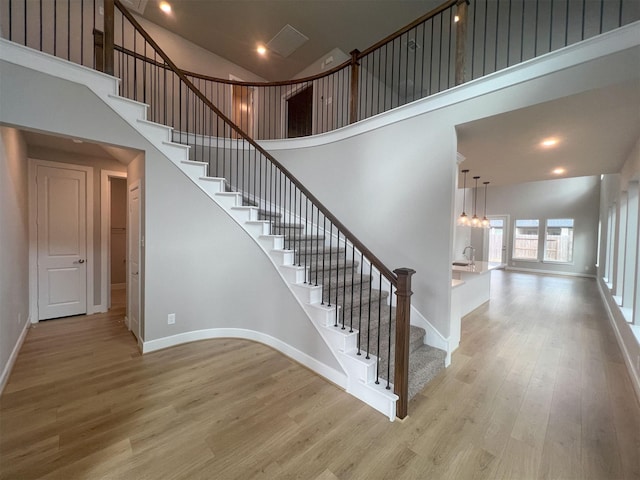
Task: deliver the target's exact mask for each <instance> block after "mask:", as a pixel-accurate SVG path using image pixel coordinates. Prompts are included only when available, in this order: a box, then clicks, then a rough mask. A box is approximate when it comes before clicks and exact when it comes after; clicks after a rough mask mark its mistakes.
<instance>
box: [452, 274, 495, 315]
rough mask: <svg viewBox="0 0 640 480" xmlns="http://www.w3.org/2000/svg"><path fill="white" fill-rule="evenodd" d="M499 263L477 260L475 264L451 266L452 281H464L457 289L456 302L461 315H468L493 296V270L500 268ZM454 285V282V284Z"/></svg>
mask: <svg viewBox="0 0 640 480" xmlns="http://www.w3.org/2000/svg"><path fill="white" fill-rule="evenodd" d="M499 267H500V264H499V263H492V262H475V264H474V265H467V266H462V265H453V266H452V267H451V277H452V281H454V282H455V281H456V280H458V281H461V282H464V283H462V284H461V285H460V286H459V287H458V288H456V290H458V291H459V292H457V294H456V295H455V296H456V300H455V301H456V302H457V303H458V305H457V306H459V308H460V309H459V314H460V316H461V317H464V316H465V315H468V314H469V313H471V312H472V311H473V310H475V309H476V308H478V307H479V306H480V305H482V304H483V303H485V302H488V301H489V297H490V296H491V275H487V274H490V273H491V270H495V269H496V268H499ZM452 286H453V284H452Z"/></svg>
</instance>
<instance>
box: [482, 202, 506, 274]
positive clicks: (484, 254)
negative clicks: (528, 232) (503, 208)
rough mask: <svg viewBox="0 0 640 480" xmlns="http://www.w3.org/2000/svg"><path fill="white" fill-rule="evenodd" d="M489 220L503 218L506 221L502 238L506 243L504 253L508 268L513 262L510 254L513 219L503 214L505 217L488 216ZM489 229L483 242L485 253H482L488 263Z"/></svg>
mask: <svg viewBox="0 0 640 480" xmlns="http://www.w3.org/2000/svg"><path fill="white" fill-rule="evenodd" d="M487 218H488V219H489V220H491V219H492V218H502V219H504V226H503V227H502V228H503V231H502V238H503V243H504V247H505V248H506V250H505V253H504V263H503V265H504V267H507V266H508V265H509V262H510V261H511V252H510V248H511V236H510V235H511V223H510V222H511V217H510V216H509V215H508V214H503V215H487ZM489 230H490V229H489V228H487V229H486V230H485V232H484V239H483V241H482V244H483V249H482V250H483V251H482V258H484V259H486V261H489Z"/></svg>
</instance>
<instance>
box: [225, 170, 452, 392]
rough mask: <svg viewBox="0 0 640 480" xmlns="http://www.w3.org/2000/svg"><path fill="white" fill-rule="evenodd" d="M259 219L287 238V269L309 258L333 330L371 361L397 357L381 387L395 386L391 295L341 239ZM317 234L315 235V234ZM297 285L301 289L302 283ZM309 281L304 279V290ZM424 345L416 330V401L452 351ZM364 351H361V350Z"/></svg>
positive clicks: (262, 212)
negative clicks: (349, 337)
mask: <svg viewBox="0 0 640 480" xmlns="http://www.w3.org/2000/svg"><path fill="white" fill-rule="evenodd" d="M226 191H227V192H228V193H230V195H236V198H238V199H240V200H241V201H242V205H243V206H246V207H252V208H258V206H257V205H256V203H255V202H252V201H251V200H249V199H248V198H247V197H246V196H244V195H237V194H236V193H234V192H231V187H230V186H229V182H226ZM257 215H258V220H259V221H262V222H268V223H269V225H270V231H271V232H272V233H273V235H274V236H276V237H279V238H282V244H283V248H284V249H285V250H289V251H292V252H293V263H292V264H291V265H286V266H287V267H290V268H295V265H296V264H299V263H301V259H302V258H303V257H306V258H307V259H308V261H309V264H310V265H311V268H310V269H309V271H308V273H307V277H306V280H307V281H308V283H307V285H311V286H314V287H315V286H316V285H318V286H320V287H322V300H321V302H320V303H321V304H324V305H326V306H327V307H331V301H333V303H334V304H337V305H338V306H339V312H338V314H337V315H336V316H334V321H333V325H332V328H334V329H338V330H339V331H341V332H347V333H349V334H352V333H355V334H356V335H357V338H358V341H357V344H356V350H362V351H361V352H360V356H364V355H365V353H366V351H367V350H368V351H369V352H370V356H378V352H379V351H380V352H388V351H391V355H389V356H387V355H382V356H381V357H380V363H379V365H378V372H379V374H378V375H379V382H380V383H381V384H383V383H384V384H385V385H386V381H387V380H388V381H389V382H390V383H391V384H393V372H394V362H393V358H394V355H393V350H394V345H395V326H394V325H393V324H392V323H391V320H392V319H395V318H396V314H395V310H396V309H395V307H393V306H390V305H389V300H390V299H389V298H388V297H389V292H388V290H382V291H381V290H379V289H377V288H376V287H375V285H372V277H371V275H369V274H368V273H367V272H368V267H366V268H361V266H362V265H361V263H360V262H359V261H358V260H357V258H358V257H357V255H356V256H355V258H353V257H354V255H353V253H352V252H351V250H350V248H349V247H347V248H345V246H344V244H341V245H340V246H338V245H336V242H335V239H334V241H333V242H329V240H328V239H327V235H326V233H325V232H321V234H320V235H316V234H307V233H306V232H305V223H304V222H299V223H286V222H284V221H283V219H282V218H281V215H279V214H277V213H274V212H269V211H267V210H266V209H261V208H258V211H257ZM312 231H314V232H315V230H314V229H312ZM320 250H322V251H320ZM315 265H318V266H319V267H322V266H324V267H325V271H328V274H327V273H325V275H324V278H323V276H322V270H321V268H318V269H317V270H316V268H315ZM327 267H328V268H327ZM297 280H298V282H297V283H298V284H299V283H300V282H299V280H300V278H297ZM304 280H305V279H304V278H303V281H302V284H303V285H304ZM316 282H317V283H316ZM332 291H333V293H332ZM336 293H337V294H336ZM378 299H380V301H378ZM369 300H372V302H370V301H369ZM370 306H371V307H370ZM343 325H344V326H343ZM390 326H391V328H390ZM379 331H382V332H389V333H390V335H380V339H381V341H380V345H379V346H378V345H377V344H376V343H375V339H376V338H378V335H377V333H378V332H379ZM424 340H425V330H424V329H422V328H420V327H417V326H414V325H411V327H410V350H409V352H410V353H409V359H410V360H409V398H410V399H411V398H413V397H414V396H415V395H416V394H417V393H419V392H420V391H421V390H422V389H423V388H424V387H425V386H426V385H427V384H428V383H429V382H430V381H431V380H432V379H433V378H434V377H435V376H436V375H437V374H438V373H439V372H440V371H441V370H442V369H444V368H445V358H446V352H445V351H443V350H440V349H438V348H435V347H432V346H430V345H426V344H425V343H424ZM368 341H370V348H367V347H366V344H367V342H368ZM358 346H360V347H361V348H360V349H358ZM356 355H357V353H356ZM387 357H389V358H391V363H390V364H388V362H387Z"/></svg>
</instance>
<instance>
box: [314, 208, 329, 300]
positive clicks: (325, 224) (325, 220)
mask: <svg viewBox="0 0 640 480" xmlns="http://www.w3.org/2000/svg"><path fill="white" fill-rule="evenodd" d="M326 234H327V217H326V216H325V215H324V214H323V215H322V305H324V272H325V270H324V257H325V255H326V247H327V243H326V238H325V235H326ZM317 275H318V274H317V272H316V277H317Z"/></svg>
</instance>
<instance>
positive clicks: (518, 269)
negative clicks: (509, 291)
mask: <svg viewBox="0 0 640 480" xmlns="http://www.w3.org/2000/svg"><path fill="white" fill-rule="evenodd" d="M517 261H521V260H517ZM505 270H509V271H511V272H523V273H540V274H542V275H560V276H563V277H583V278H596V276H595V275H593V274H591V273H578V272H563V271H556V270H543V269H540V268H523V267H511V266H506V267H505Z"/></svg>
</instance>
